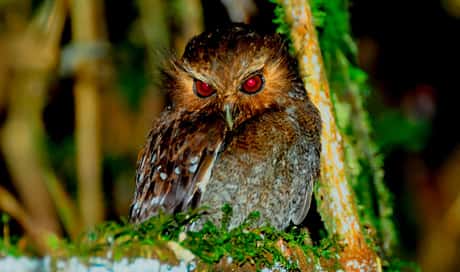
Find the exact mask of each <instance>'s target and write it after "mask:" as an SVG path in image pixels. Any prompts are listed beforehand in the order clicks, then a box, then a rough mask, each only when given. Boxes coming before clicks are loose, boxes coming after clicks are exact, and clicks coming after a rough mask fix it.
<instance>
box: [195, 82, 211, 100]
mask: <svg viewBox="0 0 460 272" xmlns="http://www.w3.org/2000/svg"><path fill="white" fill-rule="evenodd" d="M194 89H195V93H196V94H197V95H198V96H199V97H208V96H211V95H212V94H214V93H215V90H214V89H213V88H212V87H211V86H210V85H209V84H207V83H204V82H203V81H201V80H195V85H194Z"/></svg>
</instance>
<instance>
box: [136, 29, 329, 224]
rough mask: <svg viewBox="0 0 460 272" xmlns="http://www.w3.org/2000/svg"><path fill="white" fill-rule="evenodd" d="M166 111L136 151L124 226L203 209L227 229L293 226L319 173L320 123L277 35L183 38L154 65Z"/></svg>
mask: <svg viewBox="0 0 460 272" xmlns="http://www.w3.org/2000/svg"><path fill="white" fill-rule="evenodd" d="M162 72H163V73H162V74H163V84H162V86H163V88H164V89H165V90H166V92H167V95H168V97H169V101H170V103H169V105H168V106H167V107H166V109H165V110H164V111H163V112H162V114H161V115H160V117H159V119H158V120H157V121H156V123H155V124H154V126H153V128H152V130H151V131H150V133H149V136H148V139H147V143H146V144H145V146H144V148H143V150H142V151H141V152H140V154H139V158H138V162H137V173H136V191H135V194H134V200H133V203H132V206H131V210H130V220H131V222H134V223H139V222H142V221H144V220H146V219H148V218H150V217H151V216H154V215H156V214H158V213H159V212H160V211H162V212H163V213H176V212H180V211H185V210H188V209H190V208H196V207H200V206H206V207H207V213H206V215H205V218H202V219H201V220H211V221H212V222H214V223H219V221H220V220H221V219H222V216H223V214H222V211H221V207H222V206H224V205H225V204H229V205H230V206H231V207H232V211H233V212H232V215H231V218H230V222H229V225H228V227H229V228H234V227H236V226H238V225H240V224H241V223H242V222H243V221H244V220H245V219H246V218H247V216H248V215H249V214H250V213H251V212H253V211H258V212H259V214H260V218H259V221H258V222H256V223H255V224H256V225H263V224H270V225H271V226H273V227H275V228H277V229H280V230H282V229H284V228H286V227H287V226H288V225H289V224H291V223H293V224H300V223H302V221H303V220H304V218H305V216H306V215H307V212H308V210H309V207H310V202H311V198H312V189H313V184H314V182H315V180H316V179H318V176H319V174H320V173H319V172H320V170H319V169H320V149H321V144H320V132H321V119H320V114H319V111H318V109H317V108H316V107H315V106H314V105H313V103H312V102H311V101H310V99H309V97H308V95H307V92H306V90H305V88H304V86H303V83H302V80H301V78H300V76H299V73H298V71H297V63H296V61H295V59H294V58H293V57H292V56H290V55H289V52H288V50H287V46H286V44H285V42H284V41H283V39H282V38H281V37H280V36H278V35H276V34H270V35H264V34H261V33H258V32H256V31H254V30H253V29H251V28H250V27H249V26H247V25H244V24H233V25H230V26H227V27H224V28H217V29H215V30H214V31H210V32H204V33H202V34H200V35H198V36H196V37H194V38H192V39H191V40H190V41H189V42H188V44H187V46H186V48H185V52H184V54H183V56H182V57H181V58H172V59H171V60H170V61H169V60H168V63H167V64H166V65H165V67H164V68H163V71H162Z"/></svg>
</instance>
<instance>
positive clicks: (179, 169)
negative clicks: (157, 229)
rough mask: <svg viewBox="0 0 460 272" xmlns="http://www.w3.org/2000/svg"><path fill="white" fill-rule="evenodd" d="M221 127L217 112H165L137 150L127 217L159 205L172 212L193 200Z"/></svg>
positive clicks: (143, 215)
mask: <svg viewBox="0 0 460 272" xmlns="http://www.w3.org/2000/svg"><path fill="white" fill-rule="evenodd" d="M224 132H225V125H224V123H223V121H222V120H221V119H220V118H206V120H200V117H199V116H193V114H191V113H171V112H165V113H164V114H163V116H162V117H161V118H160V121H159V123H158V124H157V126H156V127H155V128H153V129H152V131H151V132H150V135H149V141H148V142H147V144H146V146H145V147H144V149H143V150H142V152H141V153H140V154H139V159H138V165H137V174H136V193H135V196H134V201H133V203H132V206H131V211H130V220H131V221H132V222H142V221H144V220H146V219H148V218H150V217H151V216H153V215H156V214H157V213H158V212H159V210H163V211H164V212H166V213H172V212H174V211H182V210H185V209H187V208H188V207H190V206H194V205H195V204H197V201H199V198H200V187H201V186H202V185H203V183H206V182H207V181H208V180H209V178H210V175H211V171H212V168H213V165H214V162H215V160H216V157H217V155H218V152H219V150H220V146H221V145H222V142H223V140H224Z"/></svg>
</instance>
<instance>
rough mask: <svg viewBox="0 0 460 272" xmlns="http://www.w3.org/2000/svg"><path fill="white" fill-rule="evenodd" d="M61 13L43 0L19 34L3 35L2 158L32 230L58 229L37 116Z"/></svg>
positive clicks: (56, 53)
mask: <svg viewBox="0 0 460 272" xmlns="http://www.w3.org/2000/svg"><path fill="white" fill-rule="evenodd" d="M65 16H66V5H65V2H63V1H55V2H53V1H46V2H44V3H43V5H42V7H41V8H40V10H39V12H38V13H37V15H36V16H35V17H34V19H33V20H32V22H31V23H29V24H28V26H27V28H25V29H21V30H20V31H19V32H20V33H21V34H19V35H18V34H17V32H18V29H14V30H13V31H11V33H10V34H9V35H10V37H9V39H8V40H7V41H9V43H8V46H6V49H7V52H8V53H7V54H6V56H7V59H6V63H7V64H8V65H9V66H10V68H9V71H10V75H9V76H8V77H7V79H8V85H9V89H8V91H9V92H8V96H7V98H8V101H9V103H8V104H9V107H8V118H7V120H6V122H5V125H4V126H3V129H2V135H1V136H2V137H1V147H2V151H3V152H4V156H5V161H6V163H7V166H8V169H9V171H10V174H11V176H12V178H13V183H14V185H15V187H16V189H17V190H18V193H19V195H20V198H21V200H22V201H23V203H24V206H25V208H26V209H27V212H28V213H29V214H30V217H31V218H32V220H34V222H35V224H36V225H37V226H36V227H37V228H43V229H46V230H47V231H50V232H54V233H59V232H60V227H59V222H58V217H57V215H56V210H55V207H54V205H53V201H52V194H50V193H49V191H48V189H49V188H48V185H49V183H48V179H47V177H46V175H45V172H51V171H50V170H49V167H48V164H47V160H46V156H45V154H44V150H43V146H44V142H45V131H44V128H43V124H42V120H41V115H42V112H43V109H44V107H45V101H46V90H47V84H48V77H49V74H50V72H51V71H52V70H53V69H54V68H55V67H56V63H57V59H58V56H59V50H58V49H59V42H60V37H61V34H62V30H63V26H64V21H65ZM4 61H5V60H4ZM7 71H8V69H7ZM48 176H50V175H48ZM55 204H59V203H56V202H55ZM26 230H27V229H26Z"/></svg>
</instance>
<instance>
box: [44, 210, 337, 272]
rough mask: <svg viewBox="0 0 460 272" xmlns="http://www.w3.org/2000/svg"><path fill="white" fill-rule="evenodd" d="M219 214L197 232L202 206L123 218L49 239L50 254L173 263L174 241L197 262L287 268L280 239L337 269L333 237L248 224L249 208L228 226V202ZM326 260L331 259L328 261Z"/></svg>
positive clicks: (292, 264) (293, 265)
mask: <svg viewBox="0 0 460 272" xmlns="http://www.w3.org/2000/svg"><path fill="white" fill-rule="evenodd" d="M222 210H223V212H224V218H227V219H226V220H225V219H224V220H223V223H222V224H221V225H220V226H216V225H214V224H212V223H211V222H209V221H208V222H206V223H205V224H204V226H203V228H202V229H201V230H199V231H189V230H187V228H188V226H190V225H191V224H193V222H194V221H196V220H197V219H199V218H200V216H201V215H202V214H203V212H206V209H205V208H202V209H198V210H194V211H189V212H187V213H177V214H175V215H166V214H160V215H159V216H155V217H153V218H151V219H149V220H147V221H145V222H143V223H141V224H139V225H131V224H129V223H127V221H126V220H124V219H122V220H121V222H114V221H110V222H105V223H103V224H101V225H98V226H97V227H96V228H94V229H93V230H91V231H88V232H86V233H84V234H82V235H81V236H80V237H79V238H78V239H77V240H75V241H64V240H59V239H56V238H52V239H50V241H49V242H50V243H51V248H52V249H53V256H56V257H70V256H77V257H80V258H81V259H82V260H85V259H88V258H89V257H94V256H100V257H108V258H110V259H113V260H120V259H121V258H130V257H139V256H141V257H146V258H156V259H159V260H162V261H166V262H169V263H171V262H177V257H176V255H175V252H174V250H173V247H172V246H171V244H170V242H171V241H174V242H177V243H178V244H179V245H180V246H183V247H184V248H186V249H187V250H189V251H191V252H192V253H193V254H194V255H195V256H197V257H199V261H200V262H202V264H207V265H217V264H218V263H219V262H221V260H225V259H226V258H231V260H232V265H234V266H235V267H240V268H241V267H243V266H245V265H250V266H254V267H255V269H257V270H260V269H262V268H264V267H272V266H274V265H276V264H277V265H281V266H282V267H284V268H286V269H288V271H293V270H297V269H299V264H298V263H297V262H293V261H292V260H290V259H289V257H288V256H286V253H283V252H285V251H286V249H284V250H282V249H281V247H280V244H279V243H280V240H282V241H283V242H284V243H285V245H286V246H287V247H288V248H291V249H294V248H296V249H300V250H301V251H302V252H303V254H305V256H310V254H312V255H311V256H314V257H316V258H318V260H322V262H327V263H330V264H329V265H330V266H329V267H330V268H332V267H334V266H335V267H336V268H338V266H337V264H336V265H333V263H337V259H336V257H337V256H338V255H337V253H338V252H339V251H340V250H341V249H340V246H338V244H337V242H336V241H335V240H334V239H330V238H328V239H326V238H325V239H322V240H321V241H320V242H318V243H315V244H314V245H312V244H311V242H310V239H309V237H308V233H307V232H306V231H304V230H302V229H300V228H297V227H294V228H292V229H290V230H289V231H287V232H280V231H277V230H275V229H274V228H272V227H269V226H266V227H262V228H257V229H254V228H253V227H252V226H253V223H254V222H256V221H257V219H258V217H259V215H258V213H257V212H254V213H252V214H251V215H250V216H249V217H248V218H247V219H246V220H245V222H244V223H243V224H242V225H241V226H239V227H237V228H234V229H232V230H228V222H229V218H230V217H229V216H230V215H231V207H229V206H225V207H223V209H222ZM331 263H332V264H331Z"/></svg>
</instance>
